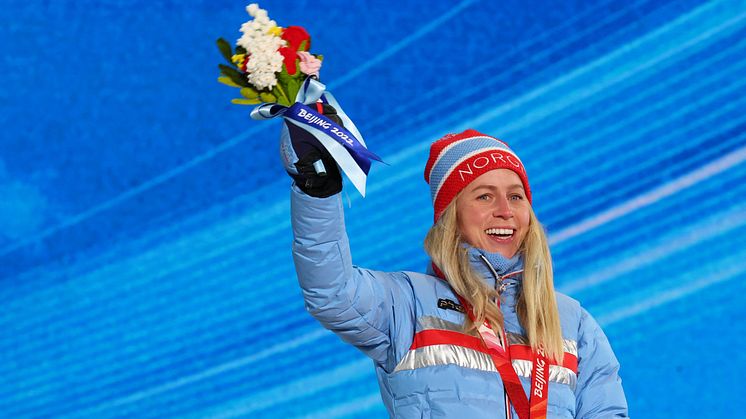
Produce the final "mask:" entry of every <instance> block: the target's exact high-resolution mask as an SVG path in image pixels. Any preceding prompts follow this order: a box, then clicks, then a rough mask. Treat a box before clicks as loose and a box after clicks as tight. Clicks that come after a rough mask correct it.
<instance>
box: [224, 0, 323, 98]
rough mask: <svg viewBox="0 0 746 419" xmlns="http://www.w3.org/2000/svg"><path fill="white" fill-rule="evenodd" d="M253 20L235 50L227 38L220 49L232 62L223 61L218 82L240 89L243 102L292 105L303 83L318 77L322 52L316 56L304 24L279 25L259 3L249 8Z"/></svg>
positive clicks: (246, 26)
mask: <svg viewBox="0 0 746 419" xmlns="http://www.w3.org/2000/svg"><path fill="white" fill-rule="evenodd" d="M246 11H247V12H248V13H249V15H250V16H251V17H253V20H249V21H248V22H246V23H244V24H243V25H241V32H243V35H242V36H241V37H240V38H239V39H238V41H237V42H236V47H235V50H233V49H232V48H231V45H230V44H229V43H228V41H226V40H225V39H223V38H219V39H218V41H217V43H218V49H220V53H221V54H222V55H223V57H225V59H226V60H227V61H228V64H229V65H226V64H220V65H219V66H218V67H219V68H220V77H219V78H218V81H219V82H221V83H223V84H227V85H229V86H232V87H237V88H239V89H240V92H241V96H243V97H242V98H240V99H233V100H232V102H233V103H236V104H239V105H257V104H260V103H279V104H281V105H284V106H290V105H292V104H293V103H295V101H296V100H295V99H296V96H297V94H298V91H299V90H300V88H301V86H302V85H303V82H304V81H305V79H306V78H308V77H318V75H319V69H320V68H321V60H322V59H323V57H322V56H321V55H313V54H311V53H310V52H308V51H309V49H310V48H311V37H310V36H309V35H308V32H306V30H305V29H304V28H302V27H300V26H288V27H287V28H282V27H279V26H277V24H276V23H275V21H274V20H270V19H269V16H268V15H267V11H266V10H264V9H260V8H259V6H258V5H257V4H250V5H249V6H247V7H246Z"/></svg>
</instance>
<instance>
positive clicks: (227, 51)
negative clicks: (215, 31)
mask: <svg viewBox="0 0 746 419" xmlns="http://www.w3.org/2000/svg"><path fill="white" fill-rule="evenodd" d="M217 43H218V49H219V50H220V53H221V54H222V55H223V58H225V60H226V61H228V62H229V63H231V65H235V64H233V60H232V57H233V51H232V50H231V44H229V43H228V41H226V40H225V39H223V38H218V40H217Z"/></svg>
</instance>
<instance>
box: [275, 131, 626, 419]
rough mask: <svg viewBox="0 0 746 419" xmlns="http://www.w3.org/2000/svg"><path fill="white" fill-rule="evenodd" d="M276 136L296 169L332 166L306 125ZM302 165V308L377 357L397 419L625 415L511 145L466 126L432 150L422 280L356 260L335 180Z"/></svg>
mask: <svg viewBox="0 0 746 419" xmlns="http://www.w3.org/2000/svg"><path fill="white" fill-rule="evenodd" d="M284 135H285V136H284V137H283V138H284V140H285V141H290V142H292V144H293V147H294V148H295V149H296V152H298V157H299V161H298V164H300V163H301V162H303V161H304V160H305V159H304V158H303V155H305V154H309V155H310V154H314V156H318V155H320V157H321V158H324V159H326V160H325V165H326V166H327V167H328V168H333V167H334V165H333V161H330V160H329V159H328V156H326V154H327V153H325V151H324V150H323V148H321V147H320V146H319V145H318V144H316V145H315V146H314V143H313V140H312V139H311V138H305V137H304V136H305V134H304V133H303V132H300V131H297V132H292V133H289V135H288V132H287V131H286V132H285V134H284ZM288 139H290V140H288ZM301 150H302V151H301ZM314 158H318V157H314ZM286 163H287V162H286ZM286 170H288V172H289V173H293V170H292V167H289V166H288V165H287V164H286ZM296 172H299V173H298V174H293V178H294V179H295V181H296V184H295V185H294V186H293V188H292V191H293V192H292V197H291V206H292V224H293V233H294V237H295V240H294V242H293V254H294V259H295V267H296V272H297V274H298V279H299V282H300V285H301V287H302V289H303V295H304V298H305V302H306V308H307V310H308V311H309V312H310V313H311V314H312V315H313V316H314V317H315V318H316V319H317V320H318V321H319V322H321V324H323V325H324V327H326V328H328V329H330V330H332V331H334V332H335V333H337V334H338V335H339V336H340V337H341V338H342V339H343V340H344V341H346V342H348V343H350V344H352V345H354V346H356V347H357V348H358V349H360V350H361V351H363V352H364V353H365V354H366V355H368V356H369V357H370V358H371V359H372V360H373V361H374V363H375V367H376V373H377V376H378V380H379V385H380V389H381V396H382V398H383V402H384V404H385V405H386V408H387V409H388V412H389V414H390V415H391V417H396V418H420V417H444V418H445V417H448V418H450V417H457V416H462V417H469V418H488V417H490V418H492V417H497V416H496V415H497V414H498V412H502V413H501V414H500V415H501V416H502V415H504V417H506V418H511V417H515V416H514V415H517V417H519V418H521V419H529V418H544V417H552V418H573V417H583V418H589V417H627V402H626V399H625V396H624V391H623V390H622V385H621V379H620V378H619V375H618V371H619V363H618V361H617V359H616V357H615V356H614V353H613V351H612V349H611V346H610V345H609V342H608V340H607V339H606V336H605V335H604V333H603V331H602V330H601V328H600V327H599V325H598V324H597V323H596V321H595V320H594V319H593V318H592V317H591V315H590V314H588V312H587V311H585V310H584V309H583V308H582V307H580V304H579V303H578V302H577V301H575V300H573V299H571V298H570V297H567V296H565V295H562V294H560V293H557V292H555V291H554V285H553V274H552V261H551V256H550V253H549V247H548V245H547V238H546V235H545V233H544V229H543V227H542V226H541V224H540V223H539V221H538V220H537V219H536V217H535V215H534V213H533V211H532V208H531V189H530V187H529V183H528V176H527V175H526V171H525V169H524V166H523V163H522V162H521V161H520V159H519V158H518V156H517V155H516V154H515V153H514V152H513V151H512V150H511V149H510V148H509V147H508V145H507V144H505V143H504V142H502V141H500V140H498V139H496V138H494V137H490V136H487V135H484V134H481V133H479V132H477V131H474V130H467V131H464V132H463V133H460V134H449V135H446V136H445V137H443V138H442V139H440V140H438V141H436V142H434V143H433V144H432V145H431V148H430V157H429V159H428V162H427V165H426V166H425V180H426V181H427V182H428V184H429V185H430V190H431V195H432V201H433V207H434V216H435V217H434V221H435V222H434V225H433V226H432V228H431V229H430V231H429V232H428V234H427V237H426V238H425V250H426V251H427V253H428V255H430V257H431V261H432V264H431V269H430V270H429V272H428V273H426V274H421V273H415V272H380V271H373V270H369V269H363V268H359V267H356V266H354V265H353V264H352V258H351V255H350V250H349V242H348V238H347V235H346V233H345V228H344V217H343V214H342V205H341V200H340V197H339V191H340V190H341V182H340V181H339V174H338V173H332V174H331V175H329V174H327V175H325V176H320V175H316V174H315V173H314V172H313V171H300V170H298V171H296ZM330 172H334V171H333V170H332V171H330ZM309 185H311V186H313V187H309Z"/></svg>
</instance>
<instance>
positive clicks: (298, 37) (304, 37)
mask: <svg viewBox="0 0 746 419" xmlns="http://www.w3.org/2000/svg"><path fill="white" fill-rule="evenodd" d="M281 38H282V39H284V40H285V41H287V42H288V47H289V48H290V49H292V50H293V51H308V50H310V49H311V35H309V34H308V32H306V30H305V29H303V28H302V27H300V26H288V27H287V28H285V30H283V31H282V36H281ZM303 41H306V42H305V43H304V42H303Z"/></svg>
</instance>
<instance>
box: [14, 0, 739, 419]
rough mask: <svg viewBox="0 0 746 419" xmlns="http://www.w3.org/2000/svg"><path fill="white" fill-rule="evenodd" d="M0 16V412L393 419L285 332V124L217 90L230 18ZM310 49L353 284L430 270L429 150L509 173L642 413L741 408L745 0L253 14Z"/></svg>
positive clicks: (305, 321)
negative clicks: (355, 141)
mask: <svg viewBox="0 0 746 419" xmlns="http://www.w3.org/2000/svg"><path fill="white" fill-rule="evenodd" d="M3 5H4V7H3V8H1V9H0V46H2V51H3V54H2V57H0V86H2V87H0V124H1V125H2V127H3V130H2V131H3V133H2V136H1V137H0V138H1V140H0V301H2V303H3V310H2V311H0V354H1V356H0V377H3V378H2V380H0V416H2V417H14V418H16V417H46V416H54V417H64V418H107V417H215V418H218V417H220V418H224V417H225V418H227V417H254V418H256V417H307V418H355V417H361V418H363V417H365V418H367V417H385V416H386V412H385V409H384V407H383V405H382V403H381V400H380V396H379V395H378V386H377V383H376V380H375V376H374V372H373V367H372V365H371V362H370V361H368V360H367V359H366V358H365V357H364V356H363V355H362V354H360V353H359V352H357V350H355V349H354V348H352V347H348V346H347V345H345V344H343V343H342V342H341V341H340V340H339V339H338V338H337V337H336V336H334V335H333V334H331V333H329V332H327V331H325V330H324V329H322V328H321V327H320V326H319V325H318V324H317V323H316V322H315V321H314V320H313V319H312V318H311V317H310V316H309V315H308V314H307V313H306V312H305V310H304V308H303V302H302V298H301V295H300V292H299V289H298V286H297V281H296V278H295V273H294V269H293V265H292V259H291V256H290V241H291V239H292V237H291V231H290V225H289V202H288V195H289V190H288V188H289V183H290V181H289V179H288V178H287V177H286V176H285V175H284V172H283V170H282V168H281V166H280V164H279V159H278V158H277V138H278V132H279V124H278V122H277V121H269V122H254V121H251V120H249V118H248V112H249V108H246V107H238V106H236V105H232V104H231V103H230V99H231V98H233V97H236V93H237V92H236V91H235V90H234V89H231V88H228V87H226V86H223V85H221V84H218V83H217V82H216V78H217V75H218V71H217V67H216V65H217V64H218V63H219V62H221V57H220V55H219V54H218V52H217V49H216V48H215V39H217V38H218V37H221V36H222V37H225V38H227V39H229V40H234V39H237V38H238V37H239V35H240V33H239V32H238V28H239V26H240V24H241V23H242V22H243V21H244V20H246V19H247V17H248V16H247V15H246V14H245V11H244V7H245V6H246V4H243V3H240V2H235V1H231V2H228V1H198V0H194V1H186V2H175V1H139V0H122V1H114V0H106V1H90V0H88V1H55V2H49V1H38V0H37V1H20V0H8V1H6V2H4V4H3ZM260 5H261V6H262V7H263V8H266V9H268V11H269V13H270V16H271V17H272V18H273V19H275V20H276V21H277V22H278V23H279V24H280V25H285V26H288V25H302V26H305V27H306V28H307V29H308V31H309V32H310V33H311V35H312V37H313V44H312V51H313V52H315V53H321V54H324V55H325V60H324V68H323V69H322V81H324V82H325V83H327V85H328V86H329V88H330V90H331V91H333V92H334V94H335V96H336V97H337V98H338V99H339V100H340V101H341V103H343V104H344V106H345V110H346V111H347V113H348V114H349V115H350V116H351V117H352V118H353V119H354V120H355V121H356V123H357V125H358V127H359V129H360V131H361V132H362V133H363V135H364V136H365V138H366V141H367V143H368V144H369V146H370V147H371V148H372V149H373V150H374V151H375V152H376V153H378V154H379V155H380V156H381V157H382V158H383V159H384V160H385V161H386V162H387V163H389V165H388V166H385V165H374V167H373V169H372V171H371V177H370V180H369V184H368V197H367V198H365V199H361V198H360V197H359V196H358V195H357V194H356V193H355V192H354V190H353V189H352V188H351V187H350V186H349V185H348V186H347V187H346V189H347V191H348V193H349V201H350V207H349V208H346V211H347V219H348V233H349V234H350V237H351V246H352V250H353V255H354V260H355V262H356V264H358V265H361V266H366V267H370V268H375V269H379V270H422V269H424V267H425V266H426V264H427V262H428V261H427V257H426V255H425V254H424V252H423V250H422V239H423V238H424V235H425V233H426V231H427V229H428V227H429V225H430V223H431V220H432V209H431V204H430V197H429V190H428V187H427V185H426V184H425V183H424V181H423V178H422V170H423V168H424V163H425V160H426V158H427V153H428V147H429V144H430V143H431V142H432V141H433V140H434V139H436V138H438V137H440V136H442V135H443V134H445V133H447V132H457V131H461V130H463V129H465V128H467V127H473V128H476V129H478V130H480V131H483V132H486V133H490V134H493V135H495V136H498V137H500V138H502V139H504V140H505V141H506V142H508V143H509V144H510V145H511V146H512V147H513V148H514V149H515V150H516V151H517V153H518V154H519V155H520V156H521V158H522V160H523V161H524V162H525V163H526V165H527V169H528V173H529V178H530V179H531V184H532V189H533V191H534V205H535V209H536V211H537V213H538V215H539V218H540V219H541V220H542V221H543V222H544V223H545V224H546V226H547V229H548V231H549V234H550V241H551V247H552V252H553V256H554V260H555V270H556V285H557V287H558V289H559V290H561V291H563V292H566V293H568V294H570V295H571V296H573V297H575V298H577V299H579V300H580V301H581V303H582V304H583V305H584V306H585V307H586V308H588V310H589V311H590V312H591V313H592V314H593V315H594V316H595V317H596V318H597V319H598V320H599V322H600V323H601V325H602V326H603V327H604V330H605V331H606V333H607V335H608V336H609V339H610V341H611V343H612V345H613V346H614V349H615V351H616V354H617V356H618V357H619V359H620V361H621V364H622V370H621V374H622V378H623V380H624V386H625V391H626V394H627V398H628V401H629V404H630V411H631V414H632V415H634V416H636V417H702V416H704V417H726V416H735V415H737V412H738V410H736V406H735V403H729V402H728V401H729V400H737V399H738V397H739V396H740V395H741V393H740V390H739V388H740V387H739V386H738V385H737V383H738V382H737V381H736V372H737V370H738V368H734V367H733V366H734V365H741V366H742V365H744V364H746V355H744V352H743V351H741V350H738V349H737V348H740V347H742V346H743V345H744V344H745V343H746V342H745V341H744V336H745V334H744V332H746V330H744V326H743V323H742V322H741V319H743V318H744V317H745V316H746V309H745V308H744V307H746V304H744V303H745V302H746V299H744V297H743V296H744V294H745V293H746V285H744V284H746V238H744V237H746V99H745V98H746V81H744V77H743V75H744V74H745V73H746V2H744V1H727V0H721V1H710V2H698V1H691V0H684V1H653V0H637V1H620V0H604V1H583V0H575V1H564V2H543V1H514V0H509V1H500V2H492V1H476V0H464V1H460V2H457V1H453V2H452V1H435V2H429V3H427V5H426V6H425V5H424V3H422V2H420V1H414V0H405V1H395V2H394V1H386V2H378V1H376V2H373V1H368V2H365V1H351V2H341V1H340V2H337V1H331V0H317V1H292V2H291V1H279V0H277V1H266V2H264V3H261V4H260Z"/></svg>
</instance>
